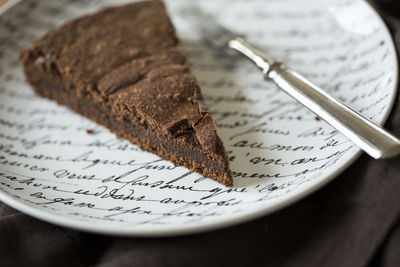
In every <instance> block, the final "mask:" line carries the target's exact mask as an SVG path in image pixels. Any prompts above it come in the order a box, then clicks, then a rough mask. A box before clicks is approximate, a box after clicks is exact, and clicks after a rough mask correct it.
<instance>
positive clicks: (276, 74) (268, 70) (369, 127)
mask: <svg viewBox="0 0 400 267" xmlns="http://www.w3.org/2000/svg"><path fill="white" fill-rule="evenodd" d="M181 12H182V13H183V14H184V15H185V16H189V17H190V18H191V22H193V23H194V24H195V26H196V28H197V30H199V31H200V33H201V34H202V36H203V37H204V38H205V39H206V40H207V41H209V42H210V43H211V44H213V46H215V47H218V48H220V49H234V50H236V51H238V52H240V53H241V54H243V55H244V56H246V57H247V58H248V59H250V60H251V61H253V62H254V64H255V65H256V66H257V67H258V68H259V69H260V70H261V71H262V72H263V74H264V78H265V79H266V80H267V81H272V82H274V83H275V84H276V85H278V86H279V87H280V88H281V89H283V90H284V91H285V92H286V93H288V94H289V95H290V96H292V97H293V98H294V99H296V100H297V101H298V102H300V103H301V104H303V105H304V106H305V107H307V108H308V109H309V110H310V111H312V112H314V113H315V114H316V115H318V116H319V117H321V118H322V119H323V120H325V121H326V122H327V123H329V124H330V125H331V126H333V127H334V128H335V129H336V130H338V131H339V132H341V133H342V134H343V135H344V136H346V137H347V138H348V139H350V140H351V141H352V142H353V143H354V144H356V145H357V146H358V147H360V148H361V149H362V150H364V151H365V152H366V153H367V154H369V155H370V156H371V157H373V158H375V159H380V158H390V157H394V156H397V155H399V154H400V140H399V139H398V138H397V137H395V136H394V135H392V134H391V133H389V132H388V131H386V130H385V129H383V128H382V127H380V126H379V125H377V124H375V123H373V122H371V121H369V120H368V119H366V118H364V117H363V116H361V115H360V114H359V113H358V112H356V111H354V110H352V109H351V108H349V107H348V106H346V105H345V104H344V103H343V102H342V101H340V100H338V99H336V98H334V97H332V96H330V95H329V94H328V93H326V92H325V91H324V90H322V89H321V88H320V87H318V86H316V85H315V84H313V83H312V82H310V81H308V80H307V79H306V78H304V77H303V76H302V75H300V74H298V73H297V72H295V71H294V70H291V69H289V68H288V67H287V66H285V64H284V63H283V62H277V61H274V60H272V58H271V57H270V56H269V55H267V54H266V53H265V52H263V51H261V50H259V49H258V48H255V47H254V46H252V45H251V44H249V43H248V42H247V41H246V40H245V38H244V37H243V36H241V35H240V34H237V33H234V32H232V31H230V30H228V29H226V28H225V27H223V26H221V25H220V24H218V23H217V22H216V21H215V20H214V18H213V17H212V16H210V15H209V14H207V13H206V12H205V11H204V10H202V9H201V8H200V7H199V6H198V5H197V4H195V3H193V4H192V5H191V6H190V7H189V8H187V9H186V8H185V9H182V10H181Z"/></svg>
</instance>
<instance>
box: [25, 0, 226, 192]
mask: <svg viewBox="0 0 400 267" xmlns="http://www.w3.org/2000/svg"><path fill="white" fill-rule="evenodd" d="M20 61H21V63H22V65H23V67H24V71H25V74H26V77H27V80H28V81H29V83H30V84H31V85H32V86H33V87H34V89H35V91H36V92H37V93H38V94H39V95H41V96H44V97H47V98H50V99H53V100H55V101H57V102H58V103H59V104H62V105H66V106H68V107H69V108H71V109H72V110H74V111H75V112H77V113H79V114H81V115H83V116H85V117H87V118H89V119H92V120H94V121H96V122H97V123H99V124H101V125H104V126H105V127H107V128H108V129H110V130H111V131H112V132H114V133H115V134H116V135H117V136H118V137H122V138H126V139H127V140H129V141H130V142H132V143H133V144H136V145H138V146H139V147H141V148H142V149H144V150H146V151H150V152H152V153H155V154H157V155H159V156H160V157H162V158H164V159H167V160H170V161H172V162H173V163H175V164H178V165H183V166H185V167H187V168H189V169H190V170H192V171H194V172H199V173H201V174H202V175H203V176H205V177H210V178H212V179H214V180H216V181H218V182H220V183H222V184H224V185H228V186H229V185H232V175H231V172H230V170H229V162H228V159H227V155H226V152H225V149H224V147H223V144H222V141H221V139H220V138H219V136H218V135H217V132H216V126H215V123H214V120H213V117H212V115H211V113H210V111H209V110H208V107H207V105H206V104H205V103H204V100H203V97H202V94H201V91H200V88H199V86H198V84H197V82H196V79H195V77H194V76H193V74H192V73H191V71H190V69H189V65H188V63H187V61H186V56H185V53H184V51H183V49H182V47H181V45H180V43H179V40H178V38H177V37H176V33H175V30H174V27H173V25H172V23H171V21H170V19H169V17H168V15H167V13H166V10H165V7H164V4H163V3H162V2H161V1H144V2H137V3H133V4H128V5H125V6H119V7H110V8H106V9H103V10H101V11H99V12H97V13H94V14H89V15H86V16H83V17H80V18H78V19H75V20H72V21H70V22H68V23H66V24H64V25H62V26H60V27H58V28H57V29H55V30H53V31H51V32H49V33H47V34H46V35H45V36H43V37H42V38H41V39H39V40H37V41H36V42H34V43H33V44H32V45H30V46H29V47H28V48H26V49H25V50H23V51H22V52H21V54H20Z"/></svg>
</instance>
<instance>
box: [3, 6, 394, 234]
mask: <svg viewBox="0 0 400 267" xmlns="http://www.w3.org/2000/svg"><path fill="white" fill-rule="evenodd" d="M118 2H124V1H118ZM200 2H201V4H202V5H203V6H204V7H205V8H206V9H208V10H210V12H212V13H213V14H214V15H215V16H216V17H217V18H218V20H220V22H221V23H223V24H225V25H227V26H229V27H230V28H232V29H235V30H236V31H238V32H241V33H246V34H247V35H248V38H249V40H250V41H251V42H253V43H255V44H256V45H258V46H260V47H261V48H263V49H265V50H267V51H269V52H270V53H271V54H272V55H274V56H275V57H277V58H282V59H283V60H284V61H285V62H287V64H288V65H290V66H291V67H292V68H294V69H297V70H298V71H299V72H301V73H303V74H304V75H305V76H306V77H308V78H310V79H311V80H312V81H314V82H315V83H317V84H319V85H321V86H322V87H323V88H325V89H326V90H327V91H329V93H331V94H332V95H334V96H335V97H338V98H340V99H342V100H343V101H344V102H346V103H347V104H348V105H349V106H351V107H352V108H354V109H356V110H358V111H360V112H361V113H362V114H363V115H365V116H366V117H368V118H371V119H372V120H373V121H375V122H378V123H381V124H382V123H383V122H384V121H385V119H386V118H387V116H388V114H389V112H390V109H391V107H392V104H393V101H394V99H395V94H396V86H397V73H398V69H397V59H396V53H395V49H394V46H393V42H392V39H391V37H390V35H389V33H388V30H387V29H386V27H385V25H384V24H383V22H382V20H381V19H380V18H379V16H378V15H377V14H376V12H375V11H374V10H373V9H372V8H371V7H370V6H369V5H368V4H367V3H366V2H365V1H361V0H331V1H320V0H307V1H306V0H304V1H298V0H279V1H272V0H271V1H264V0H254V1H245V0H243V1H242V0H240V1H230V0H224V1H212V0H209V1H200ZM111 3H112V4H115V1H111V0H109V1H98V0H86V1H83V0H82V1H63V0H56V1H54V0H51V1H50V0H47V1H46V0H43V1H21V2H20V3H18V4H17V5H15V6H14V7H12V8H11V9H9V10H7V11H6V12H5V13H4V14H2V16H1V17H0V55H1V56H0V69H1V71H0V95H1V97H0V144H1V145H0V200H1V201H3V202H5V203H7V204H8V205H10V206H12V207H14V208H16V209H18V210H20V211H22V212H25V213H27V214H29V215H32V216H34V217H36V218H39V219H42V220H45V221H48V222H51V223H55V224H58V225H63V226H67V227H72V228H76V229H81V230H84V231H90V232H97V233H106V234H116V235H131V236H162V235H177V234H184V233H193V232H200V231H206V230H210V229H215V228H219V227H224V226H228V225H232V224H236V223H239V222H243V221H247V220H250V219H252V218H256V217H259V216H262V215H266V214H268V213H271V212H273V211H276V210H278V209H280V208H282V207H285V206H287V205H289V204H292V203H293V202H295V201H297V200H299V199H301V198H303V197H305V196H307V195H309V194H310V193H312V192H314V191H315V190H317V189H318V188H320V187H321V186H322V185H324V184H326V183H327V182H329V181H330V180H332V179H333V178H334V177H335V176H336V175H338V174H339V173H340V172H342V171H343V170H344V169H345V168H346V167H347V166H349V165H350V164H351V163H352V162H353V161H354V160H355V159H356V158H357V156H358V155H359V154H360V153H359V152H360V151H359V149H357V148H356V147H354V146H353V145H352V144H351V143H350V142H349V141H347V140H346V139H345V138H344V137H343V136H342V135H340V134H338V133H337V132H336V131H334V130H333V129H332V128H331V127H330V126H329V125H327V124H326V123H325V122H323V121H320V120H318V118H316V117H315V115H313V114H312V113H310V112H308V111H307V110H306V109H305V108H304V107H302V106H300V105H298V104H297V103H296V102H295V101H294V100H292V99H291V98H290V97H289V96H287V95H285V93H283V92H281V91H280V90H279V89H278V88H276V87H275V86H274V85H272V84H271V83H268V82H265V81H264V80H263V79H262V75H261V74H260V73H259V72H258V71H257V70H256V68H255V67H254V66H252V65H251V64H250V63H249V62H247V61H246V60H245V59H243V58H241V57H239V56H235V55H233V56H226V55H223V54H218V53H217V52H215V51H213V50H212V49H211V48H209V47H207V46H205V45H204V44H202V43H201V42H200V41H199V36H197V35H196V33H195V31H193V30H192V29H191V28H190V27H189V26H190V21H186V20H184V18H182V16H181V15H180V12H179V7H180V6H181V5H189V2H188V1H184V0H180V1H177V0H174V1H168V8H169V10H170V13H171V16H172V17H173V20H174V23H175V25H176V27H177V29H178V32H179V34H180V37H181V39H182V41H183V43H184V45H185V47H186V49H187V51H188V57H189V60H190V61H191V62H192V63H193V71H194V73H195V75H196V76H197V77H198V80H199V83H200V85H201V87H202V89H203V92H204V95H205V98H206V100H207V102H208V104H209V106H210V108H211V110H212V111H213V113H214V116H215V119H216V121H217V125H218V132H219V134H220V135H221V137H222V139H223V141H224V144H225V147H226V149H227V150H228V151H229V153H230V157H231V169H232V171H233V174H234V177H235V178H234V187H232V188H227V187H224V186H221V185H220V184H218V183H216V182H214V181H212V180H210V179H204V178H202V177H201V176H200V175H198V174H195V173H190V172H188V170H187V169H185V168H183V167H176V166H174V165H173V164H171V163H170V162H167V161H163V160H160V159H159V158H158V157H157V156H155V155H153V154H150V153H147V152H143V151H141V150H139V149H138V148H137V147H136V146H134V145H130V144H129V143H128V142H126V141H124V140H117V139H116V138H115V136H114V135H112V134H111V133H109V132H108V131H107V130H106V129H104V128H102V127H100V126H98V125H95V124H94V123H92V122H90V121H88V120H86V119H84V118H82V117H80V116H78V115H76V114H74V113H72V112H70V111H69V110H67V109H66V108H64V107H60V106H57V105H56V104H55V103H53V102H51V101H48V100H45V99H42V98H39V97H36V96H34V95H33V93H32V90H31V88H30V86H28V85H27V84H26V83H25V82H24V76H23V74H22V71H21V67H20V65H19V64H18V61H17V58H18V52H19V51H20V50H21V49H23V48H24V47H25V46H27V45H28V44H29V43H30V42H32V41H33V40H35V39H36V38H37V37H39V36H41V35H42V34H44V33H45V32H47V31H48V30H50V29H52V28H54V27H55V26H56V25H59V24H60V23H62V22H64V21H66V20H68V19H70V18H72V17H76V16H78V15H81V14H83V13H86V12H88V11H93V10H96V9H98V8H99V7H100V6H103V5H109V4H111ZM132 27H135V25H132ZM87 129H94V130H95V134H92V135H91V134H87V133H86V130H87Z"/></svg>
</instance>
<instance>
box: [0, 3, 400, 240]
mask: <svg viewBox="0 0 400 267" xmlns="http://www.w3.org/2000/svg"><path fill="white" fill-rule="evenodd" d="M22 1H23V0H10V1H9V2H7V3H6V4H4V5H3V6H1V7H0V16H1V15H3V14H4V13H5V12H6V11H7V10H9V9H10V8H11V7H13V6H15V5H16V4H18V3H20V2H22ZM353 1H361V2H363V3H364V4H366V6H367V8H368V9H369V10H370V11H371V12H373V13H374V14H375V16H376V17H377V18H378V20H379V23H380V24H381V26H382V27H383V28H384V33H385V35H386V36H387V37H388V38H389V40H390V41H391V42H390V48H391V49H392V51H394V53H395V55H396V57H395V59H394V61H395V66H394V75H395V82H394V87H393V88H391V92H392V98H391V99H390V102H389V103H388V108H387V111H386V112H385V114H384V116H383V118H382V120H381V122H379V123H378V124H379V125H384V124H385V123H386V121H387V119H388V118H389V116H390V114H391V113H392V111H393V106H394V103H395V102H396V99H397V95H398V87H399V58H398V51H397V49H396V46H395V43H394V40H393V37H392V35H391V33H390V31H389V29H388V26H387V24H386V23H385V21H384V20H383V18H382V17H381V15H380V13H379V12H378V11H377V10H376V9H375V8H374V6H373V5H372V4H371V3H369V2H368V1H365V0H353ZM356 149H357V150H356V151H355V152H353V153H354V154H353V155H352V156H351V157H350V158H349V159H348V160H347V161H345V162H344V163H343V164H342V165H341V166H340V168H338V169H337V170H336V171H334V172H332V173H331V174H329V175H327V176H326V177H325V178H324V179H322V180H320V181H318V182H316V183H314V184H313V185H311V186H310V187H309V188H306V189H304V190H303V191H301V192H299V193H297V194H295V195H293V196H291V197H290V198H288V199H284V200H282V201H276V202H277V203H276V204H274V205H272V206H268V207H266V208H260V209H257V210H255V211H252V212H249V213H247V214H243V215H242V216H237V217H232V218H227V219H223V220H217V221H209V222H202V223H201V224H197V225H189V226H188V225H180V226H167V227H165V228H164V227H159V228H154V229H150V228H151V227H150V228H149V229H143V228H142V229H140V230H135V229H134V228H135V226H128V227H126V228H124V227H121V226H119V227H118V228H116V227H109V226H104V225H103V226H102V225H101V224H95V225H94V224H93V225H90V224H88V223H87V222H84V221H79V220H74V219H72V218H70V217H66V216H58V215H57V214H55V213H52V212H47V211H45V210H42V209H37V208H35V207H31V206H29V205H27V204H25V203H24V201H23V200H19V199H18V197H13V196H11V195H10V194H8V193H6V192H4V191H2V190H0V201H1V202H3V203H4V204H6V205H8V206H10V207H12V208H14V209H16V210H18V211H20V212H22V213H24V214H27V215H29V216H31V217H34V218H36V219H39V220H41V221H45V222H48V223H52V224H55V225H58V226H63V227H67V228H72V229H75V230H79V231H84V232H89V233H95V234H105V235H113V236H125V237H127V236H130V237H168V236H181V235H190V234H197V233H203V232H206V231H215V230H218V229H222V228H227V227H230V226H234V225H238V224H240V223H245V222H250V221H252V220H254V219H257V218H261V217H262V216H266V215H270V214H272V213H274V212H276V211H278V210H281V209H283V208H286V207H288V206H290V205H292V204H294V203H296V202H298V201H300V200H301V199H303V198H305V197H307V196H309V195H311V194H312V193H314V192H316V191H318V190H319V189H321V188H322V187H324V186H325V185H327V184H328V183H330V182H331V181H333V179H335V178H336V177H338V175H339V174H341V173H342V172H344V171H345V170H346V169H347V168H348V167H349V166H351V165H352V164H353V163H354V162H355V161H356V160H357V159H358V158H359V157H360V155H361V154H362V150H361V149H359V148H356Z"/></svg>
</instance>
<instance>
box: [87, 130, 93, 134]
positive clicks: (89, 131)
mask: <svg viewBox="0 0 400 267" xmlns="http://www.w3.org/2000/svg"><path fill="white" fill-rule="evenodd" d="M86 133H87V134H95V132H94V130H93V129H86Z"/></svg>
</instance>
